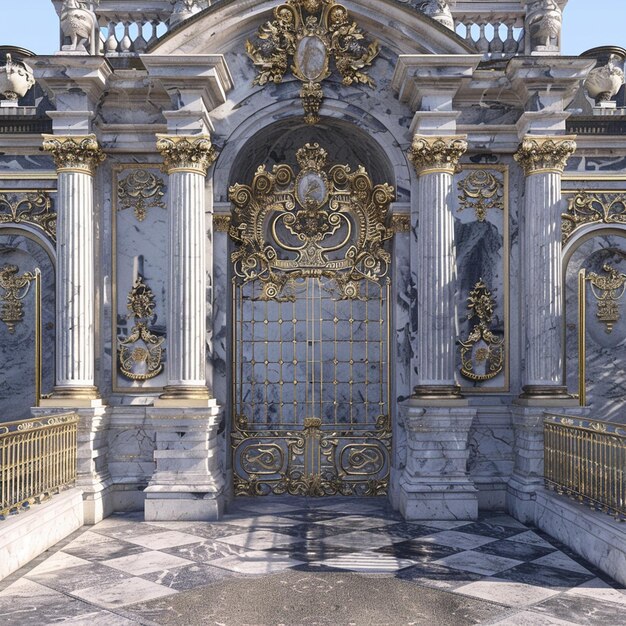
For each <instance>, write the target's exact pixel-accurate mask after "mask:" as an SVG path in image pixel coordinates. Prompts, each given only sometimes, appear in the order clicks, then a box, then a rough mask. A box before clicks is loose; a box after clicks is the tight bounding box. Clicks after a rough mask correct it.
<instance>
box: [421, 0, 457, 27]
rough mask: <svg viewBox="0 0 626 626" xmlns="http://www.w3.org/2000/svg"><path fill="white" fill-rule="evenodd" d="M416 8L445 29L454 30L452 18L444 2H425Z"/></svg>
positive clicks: (431, 0)
mask: <svg viewBox="0 0 626 626" xmlns="http://www.w3.org/2000/svg"><path fill="white" fill-rule="evenodd" d="M418 8H419V9H420V11H422V13H424V15H428V17H432V18H433V19H434V20H435V21H436V22H439V23H440V24H442V25H443V26H445V27H446V28H449V29H450V30H454V18H453V17H452V11H451V10H450V7H449V3H448V2H447V1H446V0H426V2H423V3H422V4H418Z"/></svg>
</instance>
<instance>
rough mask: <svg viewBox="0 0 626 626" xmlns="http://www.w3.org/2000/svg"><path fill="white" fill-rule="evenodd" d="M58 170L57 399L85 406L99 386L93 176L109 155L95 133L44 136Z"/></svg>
mask: <svg viewBox="0 0 626 626" xmlns="http://www.w3.org/2000/svg"><path fill="white" fill-rule="evenodd" d="M43 147H44V150H46V151H48V152H50V153H51V154H52V157H53V158H54V161H55V164H56V167H57V173H58V201H57V282H56V321H57V332H56V385H55V388H54V394H53V403H54V402H56V403H58V402H62V403H63V404H64V405H66V406H77V407H78V406H84V405H85V404H90V403H91V401H92V400H95V399H97V398H98V397H99V394H98V390H97V388H96V386H95V384H94V363H95V332H94V331H95V310H94V294H95V291H94V288H95V267H94V262H95V260H94V259H95V248H94V217H93V210H94V206H93V205H94V200H93V176H94V173H95V170H96V168H97V166H98V165H99V164H100V163H101V162H102V161H103V160H104V158H105V156H104V154H103V152H102V150H101V149H100V147H99V145H98V142H97V140H96V137H95V135H83V136H61V135H44V143H43Z"/></svg>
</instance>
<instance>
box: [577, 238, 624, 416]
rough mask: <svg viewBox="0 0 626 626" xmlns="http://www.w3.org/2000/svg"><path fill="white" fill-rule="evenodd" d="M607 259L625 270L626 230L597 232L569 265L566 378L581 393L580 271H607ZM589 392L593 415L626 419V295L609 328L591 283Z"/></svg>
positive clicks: (587, 359) (588, 356) (588, 347)
mask: <svg viewBox="0 0 626 626" xmlns="http://www.w3.org/2000/svg"><path fill="white" fill-rule="evenodd" d="M605 263H608V264H609V265H611V266H612V267H614V268H616V269H617V270H618V271H620V272H621V273H624V274H626V230H624V232H623V236H618V235H602V234H600V233H599V234H598V235H597V236H596V237H593V238H592V239H588V240H587V241H585V242H583V243H582V244H581V245H580V246H579V247H578V248H576V250H575V251H574V253H573V254H572V256H571V258H570V260H569V263H568V265H567V270H566V281H565V289H566V291H565V294H566V379H567V386H568V389H569V390H570V392H577V391H578V388H579V377H578V358H579V347H578V329H579V316H578V272H579V271H580V270H581V269H583V268H584V269H585V270H586V271H587V274H589V273H590V272H596V273H597V274H599V275H604V274H605V272H603V271H602V266H603V265H604V264H605ZM586 303H587V323H586V358H585V363H586V368H587V372H586V377H585V379H586V381H585V386H586V395H587V406H589V407H590V409H591V413H590V415H591V417H593V418H596V419H600V420H616V421H624V420H625V419H626V416H625V415H624V397H626V297H624V296H623V297H622V298H621V299H620V302H619V308H620V314H621V317H620V319H619V320H618V321H617V322H616V323H615V325H614V327H613V330H612V331H611V332H610V333H607V332H606V325H605V324H604V323H602V322H600V321H599V320H598V319H597V316H596V313H597V301H596V299H595V297H594V296H593V294H592V291H591V287H590V285H589V283H587V296H586Z"/></svg>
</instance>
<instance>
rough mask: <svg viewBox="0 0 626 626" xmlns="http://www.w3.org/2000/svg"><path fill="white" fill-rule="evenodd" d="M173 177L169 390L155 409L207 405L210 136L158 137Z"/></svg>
mask: <svg viewBox="0 0 626 626" xmlns="http://www.w3.org/2000/svg"><path fill="white" fill-rule="evenodd" d="M157 149H158V150H159V151H160V152H161V154H162V155H163V160H164V166H165V168H166V170H167V172H168V174H169V189H170V194H169V207H168V208H169V211H168V213H169V245H168V258H169V274H168V311H169V317H168V319H169V320H170V323H169V327H168V359H167V386H166V389H165V392H164V393H163V394H162V395H161V397H160V398H159V399H158V400H157V401H156V402H155V406H161V407H163V406H167V407H174V406H180V407H207V406H208V403H209V398H210V395H209V390H208V389H207V386H206V334H207V333H206V313H207V299H206V287H207V263H206V255H205V252H204V250H205V245H206V220H205V197H206V193H205V179H206V175H207V170H208V168H209V167H210V166H211V164H212V163H213V161H214V160H215V158H216V153H215V150H214V148H213V146H212V145H211V139H210V137H209V136H208V135H157Z"/></svg>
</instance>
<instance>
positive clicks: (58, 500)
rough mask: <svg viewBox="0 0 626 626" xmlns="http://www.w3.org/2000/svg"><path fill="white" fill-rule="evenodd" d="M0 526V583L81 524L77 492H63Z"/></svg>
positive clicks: (79, 495) (71, 490)
mask: <svg viewBox="0 0 626 626" xmlns="http://www.w3.org/2000/svg"><path fill="white" fill-rule="evenodd" d="M0 524H1V526H0V554H2V558H1V559H0V580H2V579H3V578H5V577H6V576H8V575H9V574H10V573H11V572H14V571H16V570H18V569H19V568H20V567H22V566H24V565H26V563H28V562H29V561H31V560H32V559H34V558H35V557H37V556H39V555H40V554H41V553H42V552H45V551H46V550H47V549H48V548H50V547H52V546H53V545H54V544H55V543H57V542H59V541H61V540H62V539H65V537H67V536H68V535H69V534H71V533H73V532H74V531H75V530H77V529H78V528H80V527H81V526H82V525H83V498H82V494H81V490H80V489H70V490H68V491H64V492H62V493H60V494H58V495H56V496H54V497H53V498H52V499H51V500H49V501H48V502H44V503H43V504H40V505H39V504H38V505H33V506H32V507H31V509H30V510H28V511H23V512H22V513H20V514H19V515H12V516H10V517H9V518H8V519H6V520H4V521H2V522H0Z"/></svg>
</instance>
